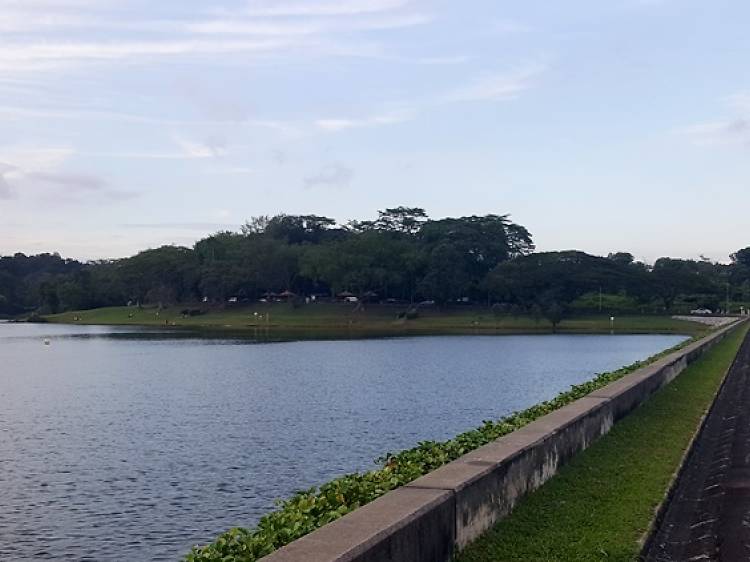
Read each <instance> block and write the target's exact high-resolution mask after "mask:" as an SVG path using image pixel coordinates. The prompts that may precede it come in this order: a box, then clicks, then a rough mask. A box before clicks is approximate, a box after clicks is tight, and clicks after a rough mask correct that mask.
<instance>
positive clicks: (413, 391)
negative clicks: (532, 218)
mask: <svg viewBox="0 0 750 562" xmlns="http://www.w3.org/2000/svg"><path fill="white" fill-rule="evenodd" d="M45 339H49V342H48V343H49V345H46V344H45ZM683 339H684V338H683V337H681V336H669V335H645V336H641V335H638V336H634V335H616V336H611V335H585V336H578V335H576V336H566V335H557V336H445V337H420V338H402V339H374V340H336V341H297V342H285V343H256V342H252V341H247V340H239V339H217V338H211V339H201V338H199V337H197V336H196V337H192V336H189V337H185V336H184V335H183V336H181V337H175V336H174V335H173V334H172V335H170V334H159V333H155V332H152V331H145V330H138V329H134V328H112V327H85V326H59V325H45V324H40V325H30V324H2V323H0V560H13V561H25V560H45V559H55V560H60V559H69V560H91V561H94V560H95V561H110V560H111V561H115V560H118V561H119V560H138V561H148V560H178V559H180V557H181V556H183V555H184V554H185V553H187V551H188V550H189V549H190V546H191V545H193V544H195V543H205V542H209V541H211V540H212V539H213V538H215V536H216V535H217V534H219V533H220V532H223V531H225V530H227V529H229V528H230V527H233V526H251V525H253V524H254V522H255V521H257V519H258V518H259V517H260V516H261V515H262V514H263V513H264V512H266V511H268V510H269V509H271V508H272V507H273V502H274V500H275V499H277V498H283V497H286V496H288V495H289V494H290V493H292V492H293V491H295V490H298V489H303V488H307V487H309V486H312V485H315V484H319V483H322V482H324V481H326V480H328V479H330V478H332V477H335V476H337V475H341V474H344V473H346V472H351V471H354V470H364V469H369V468H372V467H373V466H374V464H373V459H375V458H376V457H379V456H380V455H382V454H383V453H385V452H387V451H396V450H400V449H403V448H407V447H411V446H413V445H415V444H416V443H417V442H418V441H420V440H426V439H446V438H449V437H453V436H454V435H456V434H458V433H460V432H462V431H465V430H467V429H470V428H473V427H475V426H478V425H479V424H480V423H481V422H482V420H485V419H495V418H498V417H501V416H503V415H505V414H508V413H510V412H512V411H514V410H518V409H522V408H525V407H528V406H530V405H532V404H534V403H536V402H539V401H541V400H545V399H548V398H551V397H553V396H555V395H556V394H557V393H559V392H560V391H562V390H565V389H567V388H568V387H569V386H570V385H572V384H576V383H580V382H583V381H586V380H588V379H590V378H592V377H593V376H594V374H596V373H598V372H603V371H610V370H613V369H616V368H618V367H621V366H623V365H626V364H630V363H632V362H634V361H636V360H638V359H644V358H646V357H649V356H651V355H653V354H655V353H658V352H659V351H662V350H664V349H666V348H669V347H671V346H673V345H676V344H677V343H679V342H680V341H682V340H683Z"/></svg>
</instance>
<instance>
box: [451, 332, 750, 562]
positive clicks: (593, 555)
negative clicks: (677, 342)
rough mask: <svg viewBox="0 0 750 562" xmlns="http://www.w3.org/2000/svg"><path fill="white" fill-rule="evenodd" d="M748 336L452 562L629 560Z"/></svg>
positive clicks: (665, 392)
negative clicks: (455, 561)
mask: <svg viewBox="0 0 750 562" xmlns="http://www.w3.org/2000/svg"><path fill="white" fill-rule="evenodd" d="M747 331H748V327H747V326H744V327H742V328H740V329H739V330H736V331H734V332H733V333H731V334H729V335H728V336H727V337H726V338H725V339H724V340H723V341H721V342H720V343H718V344H717V345H716V346H715V347H714V348H713V349H711V350H710V351H709V352H707V353H706V354H705V355H704V356H703V357H701V358H700V359H698V360H697V361H696V362H695V363H694V364H693V365H691V366H689V367H688V368H687V369H686V370H685V371H684V372H683V373H682V374H681V375H680V376H679V377H678V378H677V379H676V380H675V381H673V382H672V383H671V384H669V385H668V386H666V387H664V388H663V389H661V390H660V391H658V392H657V393H656V394H655V395H654V396H653V397H652V398H651V399H650V400H649V401H648V402H646V403H645V404H644V405H643V406H641V407H640V408H638V409H637V410H636V411H635V412H633V413H632V414H631V415H629V416H628V417H626V418H625V419H623V420H622V421H620V422H619V423H617V424H616V425H615V426H614V427H613V429H612V430H611V431H610V433H608V434H607V435H606V436H604V437H603V438H602V439H600V440H599V441H597V442H596V443H594V444H593V445H592V446H591V447H590V448H588V449H587V450H586V451H584V452H583V453H581V454H579V455H577V456H576V457H574V458H573V459H572V460H571V462H570V463H569V464H568V465H566V466H565V467H563V468H562V469H561V470H560V472H559V473H558V474H557V476H555V477H554V478H552V479H551V480H550V481H549V482H548V483H546V484H545V485H544V486H542V487H541V488H540V489H539V490H537V491H536V492H534V493H533V494H531V495H529V496H528V497H527V498H525V499H524V501H523V502H521V504H519V506H518V507H517V508H516V510H515V511H514V512H513V513H512V514H511V515H510V516H509V517H508V518H506V519H504V520H502V521H500V522H499V523H498V524H497V525H496V526H495V527H494V528H493V529H492V530H490V531H489V532H487V533H486V534H485V535H484V536H483V537H482V538H480V539H479V540H478V541H476V542H475V543H474V544H472V545H470V546H469V547H468V548H467V549H466V550H465V551H464V552H463V553H462V554H461V555H460V556H459V557H458V562H489V561H492V562H500V561H513V560H518V561H521V560H523V561H529V560H534V561H539V562H541V561H548V562H553V561H561V562H562V561H570V560H576V561H577V562H586V561H593V560H608V561H612V560H614V561H623V562H624V561H632V560H636V559H637V557H638V554H639V551H640V548H641V546H640V540H641V539H642V538H643V536H644V533H645V532H646V531H647V530H648V528H649V525H650V524H651V521H652V519H653V517H654V513H655V509H656V507H657V506H658V505H659V503H660V502H661V501H662V500H663V499H664V497H665V494H666V492H667V490H668V488H669V485H670V483H671V481H672V479H673V477H674V474H675V471H676V470H677V468H678V467H679V464H680V462H681V460H682V458H683V455H684V452H685V450H686V448H687V447H688V445H689V443H690V441H691V439H692V437H693V435H694V433H695V431H696V428H697V427H698V425H699V423H700V421H701V419H702V417H703V415H704V414H705V412H706V411H707V410H708V408H709V407H710V404H711V402H712V400H713V398H714V396H715V395H716V391H717V389H718V388H719V386H720V384H721V381H722V380H723V377H724V375H725V373H726V372H727V370H728V368H729V367H730V365H731V363H732V360H733V359H734V357H735V356H736V354H737V351H738V349H739V347H740V345H741V343H742V341H743V339H744V337H745V335H746V333H747Z"/></svg>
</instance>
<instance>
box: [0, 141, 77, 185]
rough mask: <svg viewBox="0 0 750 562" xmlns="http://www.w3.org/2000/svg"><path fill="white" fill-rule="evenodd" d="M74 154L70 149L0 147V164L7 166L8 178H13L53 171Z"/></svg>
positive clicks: (6, 173)
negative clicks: (31, 173) (29, 173)
mask: <svg viewBox="0 0 750 562" xmlns="http://www.w3.org/2000/svg"><path fill="white" fill-rule="evenodd" d="M73 154H75V151H74V150H73V149H72V148H70V147H30V146H9V147H4V148H3V147H0V164H4V165H5V172H4V174H5V175H6V177H13V176H20V175H23V174H25V173H28V172H44V171H47V170H52V169H54V168H56V167H58V166H59V165H61V164H62V163H63V162H65V161H66V160H67V159H68V158H70V157H71V156H72V155H73ZM9 168H10V169H9Z"/></svg>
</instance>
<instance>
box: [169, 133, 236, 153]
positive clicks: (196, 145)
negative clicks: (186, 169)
mask: <svg viewBox="0 0 750 562" xmlns="http://www.w3.org/2000/svg"><path fill="white" fill-rule="evenodd" d="M174 141H175V142H176V143H177V145H178V146H179V147H180V149H181V150H182V153H183V154H184V155H185V157H186V158H218V157H221V156H224V155H226V152H227V150H226V146H225V144H224V143H223V142H216V141H207V142H205V143H200V142H195V141H191V140H188V139H186V138H183V137H180V136H175V137H174Z"/></svg>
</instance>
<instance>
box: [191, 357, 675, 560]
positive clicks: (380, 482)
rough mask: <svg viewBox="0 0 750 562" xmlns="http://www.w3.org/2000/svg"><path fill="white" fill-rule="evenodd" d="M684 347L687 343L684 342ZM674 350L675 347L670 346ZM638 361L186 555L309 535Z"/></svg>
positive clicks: (389, 460)
mask: <svg viewBox="0 0 750 562" xmlns="http://www.w3.org/2000/svg"><path fill="white" fill-rule="evenodd" d="M683 345H685V344H683ZM670 351H673V350H670ZM666 353H669V351H665V352H664V353H662V354H659V355H657V356H655V357H652V358H651V359H649V360H648V361H645V362H638V363H634V364H633V365H630V366H628V367H624V368H622V369H619V370H617V371H613V372H611V373H605V374H601V375H598V376H597V377H595V378H594V379H592V380H591V381H589V382H586V383H583V384H579V385H575V386H573V387H571V389H570V390H568V391H566V392H563V393H561V394H559V395H558V396H557V397H556V398H554V399H552V400H549V401H547V402H542V403H540V404H537V405H535V406H532V407H531V408H528V409H526V410H523V411H522V412H517V413H514V414H511V415H509V416H507V417H504V418H502V419H500V420H497V421H486V422H484V424H483V425H482V426H481V427H479V428H477V429H474V430H471V431H467V432H466V433H462V434H461V435H459V436H457V437H455V438H454V439H450V440H448V441H444V442H436V441H425V442H422V443H419V444H418V445H417V446H416V447H414V448H413V449H408V450H406V451H402V452H400V453H394V454H388V455H386V456H385V457H383V458H382V459H379V462H380V463H381V464H382V468H380V469H379V470H374V471H370V472H365V473H355V474H348V475H346V476H342V477H340V478H337V479H335V480H332V481H331V482H329V483H327V484H324V485H323V486H321V487H320V488H311V489H310V490H307V491H304V492H299V493H297V494H296V495H295V496H294V497H292V498H291V499H288V500H286V501H284V502H281V503H280V506H279V509H278V510H276V511H274V512H272V513H269V514H268V515H266V516H264V517H263V518H262V519H261V520H260V522H259V523H258V525H257V527H256V528H255V529H251V530H248V529H242V528H235V529H231V530H229V531H227V532H226V533H224V534H223V535H221V536H220V537H219V538H218V539H216V541H214V542H213V543H212V544H209V545H207V546H204V547H197V548H194V549H193V550H192V552H191V553H190V554H189V555H188V556H187V560H188V561H189V562H199V561H211V562H219V561H222V562H252V561H254V560H257V559H259V558H261V557H263V556H265V555H267V554H269V553H271V552H273V551H274V550H276V549H277V548H280V547H281V546H284V545H285V544H288V543H290V542H292V541H293V540H295V539H297V538H299V537H302V536H304V535H306V534H307V533H310V532H311V531H313V530H315V529H317V528H319V527H322V526H323V525H325V524H327V523H330V522H331V521H334V520H336V519H338V518H339V517H342V516H343V515H345V514H347V513H349V512H350V511H352V510H354V509H356V508H358V507H360V506H361V505H364V504H366V503H369V502H371V501H373V500H375V499H376V498H378V497H380V496H382V495H383V494H385V493H386V492H388V491H389V490H393V489H395V488H398V487H399V486H403V485H404V484H408V483H409V482H411V481H413V480H415V479H417V478H419V477H420V476H422V475H424V474H427V473H428V472H430V471H432V470H435V469H436V468H438V467H440V466H442V465H444V464H446V463H448V462H450V461H453V460H455V459H457V458H458V457H460V456H462V455H464V454H466V453H468V452H469V451H472V450H474V449H476V448H478V447H481V446H482V445H486V444H487V443H490V442H491V441H494V440H495V439H497V438H499V437H502V436H503V435H507V434H508V433H511V432H512V431H515V430H516V429H519V428H521V427H523V426H524V425H527V424H528V423H531V422H532V421H534V420H535V419H538V418H540V417H542V416H544V415H546V414H548V413H550V412H552V411H554V410H557V409H558V408H561V407H563V406H565V405H566V404H570V403H571V402H573V401H575V400H577V399H579V398H582V397H583V396H586V395H587V394H589V393H591V392H593V391H594V390H597V389H599V388H602V387H604V386H606V385H607V384H609V383H611V382H613V381H615V380H617V379H619V378H621V377H623V376H625V375H626V374H628V373H631V372H632V371H634V370H635V369H638V368H640V367H642V366H643V365H644V364H646V363H648V362H651V361H653V360H655V359H656V358H658V357H661V356H663V355H664V354H666Z"/></svg>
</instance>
